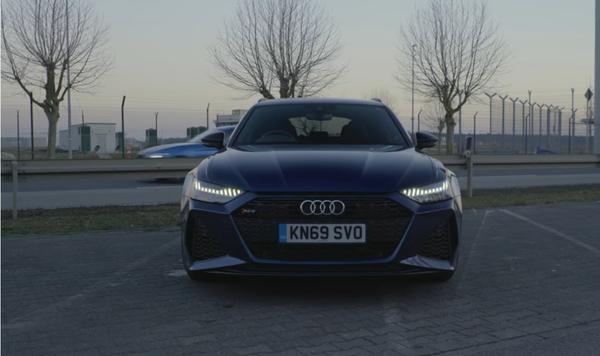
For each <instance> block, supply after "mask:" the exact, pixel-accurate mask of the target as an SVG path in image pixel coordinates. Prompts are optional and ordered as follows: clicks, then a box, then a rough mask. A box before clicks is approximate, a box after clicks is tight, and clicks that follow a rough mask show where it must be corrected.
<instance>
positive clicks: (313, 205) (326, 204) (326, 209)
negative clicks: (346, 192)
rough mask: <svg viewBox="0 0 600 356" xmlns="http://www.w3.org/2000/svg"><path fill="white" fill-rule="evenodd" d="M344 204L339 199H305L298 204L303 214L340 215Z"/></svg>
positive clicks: (344, 207) (344, 208) (343, 209)
mask: <svg viewBox="0 0 600 356" xmlns="http://www.w3.org/2000/svg"><path fill="white" fill-rule="evenodd" d="M345 210H346V204H344V203H343V202H342V201H339V200H305V201H303V202H302V203H301V204H300V211H301V212H302V214H304V215H317V216H319V215H335V216H338V215H342V214H343V213H344V211H345Z"/></svg>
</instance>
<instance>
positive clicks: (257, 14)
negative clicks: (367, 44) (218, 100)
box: [211, 0, 343, 99]
mask: <svg viewBox="0 0 600 356" xmlns="http://www.w3.org/2000/svg"><path fill="white" fill-rule="evenodd" d="M339 49H340V45H339V40H338V38H337V36H336V32H335V29H334V27H333V25H332V22H331V20H330V19H329V18H328V17H326V16H325V15H324V14H323V10H322V9H321V8H320V7H318V6H317V5H316V4H315V3H314V2H313V1H311V0H304V1H297V0H249V1H244V2H241V3H240V5H239V7H238V9H237V12H236V16H235V18H234V20H233V21H230V22H228V23H226V24H225V30H224V32H223V34H222V35H221V36H220V39H219V44H218V45H217V46H215V47H213V48H211V53H212V56H213V60H214V62H215V64H216V66H217V67H218V68H219V69H220V71H221V73H222V74H223V76H222V77H219V78H217V80H218V81H219V82H221V83H222V84H224V85H227V86H229V87H230V88H234V89H238V90H244V91H248V92H252V93H259V94H260V95H262V96H263V97H264V98H267V99H272V98H274V97H275V95H274V92H275V90H277V91H278V92H279V93H278V94H279V97H280V98H293V97H302V96H311V95H315V94H317V93H319V92H320V91H322V90H323V89H325V88H326V87H327V86H329V85H331V84H332V83H333V82H335V80H336V79H338V78H339V77H340V75H341V74H342V72H343V68H335V67H334V65H333V61H334V60H335V59H336V57H337V55H338V53H339Z"/></svg>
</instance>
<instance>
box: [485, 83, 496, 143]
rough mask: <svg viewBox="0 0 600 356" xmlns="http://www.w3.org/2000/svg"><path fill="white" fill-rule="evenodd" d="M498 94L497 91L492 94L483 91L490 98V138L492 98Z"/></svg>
mask: <svg viewBox="0 0 600 356" xmlns="http://www.w3.org/2000/svg"><path fill="white" fill-rule="evenodd" d="M496 95H498V94H497V93H493V94H488V93H485V96H487V97H488V98H490V138H491V136H492V99H493V98H494V97H495V96H496Z"/></svg>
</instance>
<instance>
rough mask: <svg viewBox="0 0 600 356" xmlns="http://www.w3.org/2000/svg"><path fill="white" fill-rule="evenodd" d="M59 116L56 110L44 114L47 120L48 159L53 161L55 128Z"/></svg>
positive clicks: (54, 154)
mask: <svg viewBox="0 0 600 356" xmlns="http://www.w3.org/2000/svg"><path fill="white" fill-rule="evenodd" d="M59 116H60V115H59V113H58V108H57V109H56V111H54V112H46V117H47V118H48V148H47V157H48V159H54V158H55V157H56V127H57V124H58V118H59Z"/></svg>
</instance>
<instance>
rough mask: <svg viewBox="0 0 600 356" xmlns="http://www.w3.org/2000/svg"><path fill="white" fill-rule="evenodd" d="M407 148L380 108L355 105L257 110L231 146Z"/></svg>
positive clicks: (317, 105)
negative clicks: (364, 146) (365, 146)
mask: <svg viewBox="0 0 600 356" xmlns="http://www.w3.org/2000/svg"><path fill="white" fill-rule="evenodd" d="M306 144H310V145H315V144H316V145H368V146H390V145H392V146H402V147H405V146H407V143H406V140H405V139H404V137H403V135H402V132H401V128H400V124H399V123H398V122H395V119H394V118H393V117H392V116H390V114H389V113H388V111H387V110H386V109H385V108H384V107H381V106H375V105H356V104H333V105H328V104H325V105H323V104H313V105H298V104H295V105H273V106H264V107H258V108H256V109H254V110H253V111H252V113H251V114H250V116H249V117H248V118H247V119H246V120H245V122H244V125H243V127H242V128H241V131H240V133H239V135H238V136H237V139H236V140H235V142H234V145H235V146H245V145H306Z"/></svg>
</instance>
